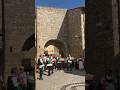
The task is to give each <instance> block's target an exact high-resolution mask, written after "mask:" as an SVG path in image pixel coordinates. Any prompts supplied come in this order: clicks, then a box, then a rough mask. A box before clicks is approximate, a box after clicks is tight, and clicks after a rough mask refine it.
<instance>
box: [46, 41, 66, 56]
mask: <svg viewBox="0 0 120 90" xmlns="http://www.w3.org/2000/svg"><path fill="white" fill-rule="evenodd" d="M44 50H45V51H47V52H48V53H49V54H57V55H58V54H59V55H61V56H62V57H65V56H66V48H65V45H64V43H63V42H62V41H60V40H57V39H52V40H49V41H48V42H46V44H45V46H44Z"/></svg>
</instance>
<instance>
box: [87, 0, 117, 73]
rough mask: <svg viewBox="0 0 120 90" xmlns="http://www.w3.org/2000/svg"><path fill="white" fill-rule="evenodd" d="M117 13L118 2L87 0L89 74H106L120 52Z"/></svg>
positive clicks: (112, 0)
mask: <svg viewBox="0 0 120 90" xmlns="http://www.w3.org/2000/svg"><path fill="white" fill-rule="evenodd" d="M117 11H118V8H117V2H116V0H109V1H108V0H106V1H105V0H99V1H98V0H86V11H85V13H86V15H85V22H86V24H85V44H86V45H85V58H86V59H85V67H86V71H87V72H88V73H92V74H96V75H101V74H103V73H104V72H106V70H108V69H110V68H111V66H112V62H113V60H114V59H113V58H114V56H115V55H117V54H118V52H119V30H118V13H117ZM96 66H97V67H96Z"/></svg>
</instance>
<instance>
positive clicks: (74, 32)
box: [36, 7, 85, 58]
mask: <svg viewBox="0 0 120 90" xmlns="http://www.w3.org/2000/svg"><path fill="white" fill-rule="evenodd" d="M36 11H37V18H36V19H37V20H36V21H37V22H36V24H37V25H36V30H37V56H39V55H40V54H43V53H44V50H45V48H46V47H47V46H49V45H55V46H57V47H58V48H60V49H61V52H62V54H63V56H64V57H66V56H68V54H70V55H71V56H73V57H76V58H78V57H80V56H82V52H83V46H84V45H83V42H82V38H84V37H82V35H83V34H82V33H84V20H85V17H84V15H85V14H84V8H75V9H70V10H67V9H61V8H52V7H38V8H37V10H36Z"/></svg>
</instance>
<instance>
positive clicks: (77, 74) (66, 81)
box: [36, 70, 85, 90]
mask: <svg viewBox="0 0 120 90" xmlns="http://www.w3.org/2000/svg"><path fill="white" fill-rule="evenodd" d="M36 75H37V76H36V78H38V77H39V74H36ZM36 90H85V72H84V71H78V70H74V71H72V72H65V71H63V70H61V71H55V72H54V73H53V74H52V75H51V76H47V73H46V72H45V73H44V75H43V80H39V79H36Z"/></svg>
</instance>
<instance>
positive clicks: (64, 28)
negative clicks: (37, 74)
mask: <svg viewBox="0 0 120 90" xmlns="http://www.w3.org/2000/svg"><path fill="white" fill-rule="evenodd" d="M68 34H69V33H68V24H67V13H66V14H65V17H64V20H63V22H62V25H61V27H60V30H59V33H58V36H57V39H58V40H60V41H61V42H62V43H63V44H64V46H65V49H64V50H62V51H63V52H64V56H65V57H67V56H68V46H69V45H68Z"/></svg>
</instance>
